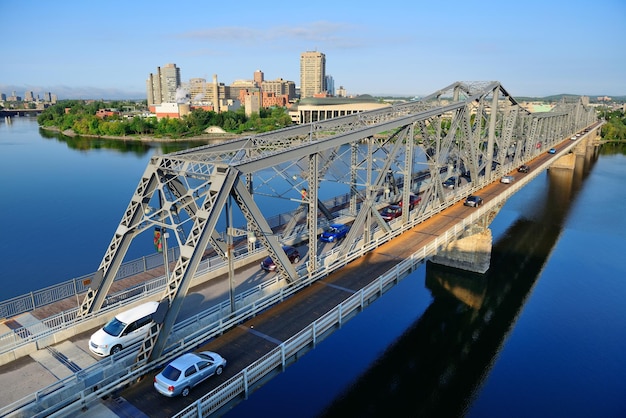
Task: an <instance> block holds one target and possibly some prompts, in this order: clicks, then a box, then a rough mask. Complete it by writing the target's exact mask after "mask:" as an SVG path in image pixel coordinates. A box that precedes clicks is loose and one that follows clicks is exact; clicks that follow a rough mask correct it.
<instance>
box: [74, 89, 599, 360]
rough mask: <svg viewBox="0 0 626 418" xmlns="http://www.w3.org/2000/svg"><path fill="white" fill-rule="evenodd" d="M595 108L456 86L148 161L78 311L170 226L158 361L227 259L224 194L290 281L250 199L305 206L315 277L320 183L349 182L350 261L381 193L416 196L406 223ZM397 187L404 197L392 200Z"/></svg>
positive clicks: (155, 332) (523, 157)
mask: <svg viewBox="0 0 626 418" xmlns="http://www.w3.org/2000/svg"><path fill="white" fill-rule="evenodd" d="M594 115H595V113H593V110H592V109H591V110H589V109H588V108H587V107H585V106H584V105H583V104H582V103H581V102H579V103H577V104H575V105H572V104H567V103H561V104H559V106H557V108H555V109H554V111H552V112H545V113H542V114H536V113H530V112H528V111H526V110H525V109H523V108H522V107H521V106H519V104H517V102H516V101H515V99H514V98H513V97H511V96H510V95H509V94H508V92H507V91H506V90H505V89H504V88H503V87H502V86H501V85H500V83H498V82H495V81H492V82H478V83H461V82H457V83H453V84H452V85H450V86H448V87H446V88H444V89H441V90H438V91H437V92H435V93H433V94H432V95H429V96H427V97H425V98H423V99H421V100H418V101H412V102H408V103H404V104H399V105H394V106H389V107H388V108H382V109H377V110H374V111H369V112H362V113H358V114H353V115H349V116H344V117H339V118H334V119H327V120H324V121H320V122H316V123H312V124H307V125H299V126H295V127H291V128H285V129H282V130H279V131H274V132H269V133H265V134H260V135H255V136H250V137H243V138H239V139H235V140H231V141H226V142H224V143H221V144H216V145H208V146H203V147H198V148H194V149H189V150H185V151H180V152H176V153H172V154H167V155H163V156H159V157H154V158H152V159H151V161H150V164H149V165H148V168H147V169H146V172H145V173H144V175H143V176H142V178H141V180H140V183H139V186H138V187H137V189H136V191H135V193H134V195H133V197H132V198H131V202H130V203H129V205H128V208H127V210H126V212H125V213H124V216H123V218H122V220H121V222H120V225H119V226H118V228H117V230H116V232H115V234H114V237H113V239H112V241H111V244H110V245H109V247H108V249H107V251H106V253H105V255H104V258H103V260H102V263H101V265H100V268H99V274H98V278H95V279H94V283H92V287H91V288H90V289H89V291H88V293H87V296H86V297H85V299H84V300H83V303H82V304H81V307H80V314H81V315H85V314H87V313H90V312H93V311H97V310H98V309H100V307H101V306H102V303H103V301H104V300H105V297H106V294H107V293H108V291H109V289H110V286H111V284H112V282H113V278H114V277H115V275H116V274H117V271H118V269H119V267H120V264H121V262H122V260H123V258H124V255H125V254H126V251H127V250H128V247H129V245H130V243H131V241H132V240H133V239H134V238H135V237H136V236H137V235H139V234H140V233H142V232H144V231H146V230H149V229H151V228H154V227H159V228H165V229H166V230H171V231H173V232H174V234H175V237H176V239H177V241H178V244H179V246H180V249H181V251H180V256H179V258H178V260H177V261H176V264H175V268H174V270H173V272H172V275H171V276H170V277H169V278H167V283H168V285H167V286H166V290H165V291H164V294H163V298H162V301H164V302H165V301H166V302H167V303H166V305H167V307H168V311H167V314H166V315H165V318H164V320H163V321H162V322H161V323H160V324H156V325H155V326H154V327H153V329H152V330H151V332H150V334H149V335H148V337H146V340H145V341H144V344H143V345H142V350H141V353H140V356H139V360H140V361H143V360H147V359H149V358H154V357H155V356H158V355H160V351H161V350H162V349H163V345H164V342H165V339H166V338H167V335H168V334H169V330H171V326H172V325H173V323H174V321H175V319H176V316H177V314H178V310H179V308H180V303H181V301H182V299H183V298H184V297H185V295H186V292H187V290H188V287H189V284H190V281H191V279H192V278H193V276H194V274H195V273H196V270H197V267H198V263H199V262H200V260H201V258H202V256H203V254H204V253H205V251H206V250H209V249H211V248H212V249H213V250H214V251H215V252H216V253H217V254H218V255H220V256H221V257H222V258H227V254H228V251H227V247H226V244H225V242H224V239H223V237H222V235H220V233H219V232H218V231H217V230H216V228H217V225H218V220H219V218H220V215H221V214H223V213H224V210H225V206H226V202H227V200H228V199H229V198H231V197H232V198H233V199H234V201H235V202H236V205H237V207H238V208H239V211H240V213H241V215H242V216H243V219H244V220H245V222H246V226H245V228H246V230H247V231H248V234H250V235H249V236H250V237H252V236H254V237H256V238H257V239H258V241H259V242H260V243H261V245H262V246H263V247H265V249H266V250H267V251H268V253H269V255H270V257H272V259H273V260H274V261H275V263H276V265H277V271H278V274H280V276H281V277H283V278H284V279H285V280H286V281H288V282H293V281H296V280H299V275H298V274H299V273H298V271H296V269H295V268H294V266H293V265H292V264H291V263H290V262H289V260H288V258H287V256H286V255H285V253H284V252H283V251H282V248H281V247H282V243H281V241H280V239H279V236H278V235H279V233H278V232H277V231H276V230H275V228H273V227H272V226H271V225H270V223H269V222H268V220H267V217H268V216H267V215H265V214H264V213H263V210H261V207H260V206H259V204H258V203H257V202H256V200H255V195H256V196H259V197H261V196H268V197H272V198H277V199H282V200H281V201H283V202H286V203H289V202H295V203H297V204H298V206H295V207H293V211H296V210H297V209H298V207H300V208H301V209H303V211H306V212H307V218H306V224H305V228H306V233H307V235H306V236H304V237H302V239H303V241H307V240H308V242H309V250H308V257H309V260H308V263H307V266H308V268H307V273H308V274H309V275H312V274H314V273H315V272H316V271H318V269H319V268H321V266H320V264H319V263H318V260H317V254H316V242H317V227H318V214H319V212H322V214H323V215H324V216H325V217H326V218H328V217H329V214H330V209H331V208H326V207H325V206H324V204H323V203H322V201H323V199H321V198H320V191H321V190H324V188H325V187H326V184H330V183H332V184H337V185H341V186H342V187H343V186H345V190H346V194H347V195H349V206H348V213H350V214H351V215H352V216H353V222H352V227H351V229H350V232H349V233H348V236H347V237H346V239H345V240H344V241H343V242H342V243H341V244H340V247H339V249H338V252H339V254H340V255H344V256H348V255H349V254H350V253H351V252H352V251H356V250H358V248H361V247H363V245H366V244H368V243H370V242H371V240H372V239H373V237H374V233H375V232H376V231H377V230H382V231H391V229H392V228H394V226H393V225H391V224H390V223H387V222H385V221H384V220H383V219H382V218H381V216H380V214H379V212H378V210H379V205H380V203H377V202H378V201H379V200H378V199H380V198H381V196H382V197H383V201H385V199H386V198H388V199H392V198H393V199H396V200H395V201H398V200H401V201H402V202H403V207H404V208H408V207H409V194H410V193H415V194H419V195H420V196H421V197H422V201H421V203H420V204H419V205H417V207H416V209H415V210H414V211H413V212H409V210H405V211H403V216H402V222H404V223H406V222H408V221H409V220H410V219H411V218H414V217H415V216H416V214H420V215H421V214H425V213H430V212H433V213H434V212H435V211H437V210H438V208H439V207H441V206H442V204H443V203H444V202H445V201H446V199H447V197H448V195H449V193H455V191H453V192H450V191H447V190H445V189H444V188H443V186H442V183H443V181H445V180H446V179H447V178H448V177H450V176H455V177H457V178H460V177H461V176H465V177H466V178H467V179H468V180H469V181H471V186H472V188H471V190H474V189H477V188H479V187H482V186H483V185H484V184H486V183H488V182H490V181H493V179H494V176H498V175H501V174H502V173H503V170H504V168H503V167H505V166H506V167H507V168H511V167H514V166H516V165H519V164H522V163H524V162H526V161H528V160H530V159H531V158H533V157H534V156H535V155H536V154H537V153H539V152H543V151H541V150H540V148H538V144H539V143H541V147H543V148H542V149H545V147H546V146H549V145H551V144H554V143H555V142H557V141H558V140H561V139H563V138H564V137H566V136H568V135H570V134H572V133H573V132H574V131H575V130H577V129H580V128H582V127H584V126H588V125H589V124H591V123H592V122H593V119H594ZM399 185H401V187H400V186H399ZM392 186H393V187H392ZM396 188H398V189H399V190H398V192H399V194H400V195H399V196H395V195H394V196H393V197H392V196H387V195H391V194H392V193H391V191H392V190H394V191H395V189H396ZM302 189H306V195H304V194H301V191H302ZM157 196H158V197H157ZM155 200H157V203H155ZM388 202H390V200H388ZM157 206H158V209H153V208H155V207H157ZM284 206H285V207H287V205H284ZM296 224H298V222H297V220H296V221H293V222H291V223H290V224H289V228H287V229H286V230H285V231H282V232H284V233H290V232H292V230H293V229H294V228H295V227H296ZM227 232H230V231H227ZM249 248H251V247H250V245H249Z"/></svg>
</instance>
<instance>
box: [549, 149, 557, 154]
mask: <svg viewBox="0 0 626 418" xmlns="http://www.w3.org/2000/svg"><path fill="white" fill-rule="evenodd" d="M548 154H556V148H550V151H548Z"/></svg>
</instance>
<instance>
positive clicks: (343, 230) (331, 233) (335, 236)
mask: <svg viewBox="0 0 626 418" xmlns="http://www.w3.org/2000/svg"><path fill="white" fill-rule="evenodd" d="M349 230H350V228H348V227H347V226H346V225H344V224H330V225H328V226H327V227H326V228H324V232H322V235H320V241H324V242H335V241H339V240H340V239H342V238H345V236H346V235H348V231H349Z"/></svg>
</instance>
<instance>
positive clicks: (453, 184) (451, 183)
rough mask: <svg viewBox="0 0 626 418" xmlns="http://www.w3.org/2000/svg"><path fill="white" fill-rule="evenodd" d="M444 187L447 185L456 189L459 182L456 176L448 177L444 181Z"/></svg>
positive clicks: (447, 187)
mask: <svg viewBox="0 0 626 418" xmlns="http://www.w3.org/2000/svg"><path fill="white" fill-rule="evenodd" d="M442 184H443V187H445V188H446V189H454V188H455V187H456V186H457V184H458V182H457V179H456V177H450V178H449V179H447V180H446V181H444V182H443V183H442Z"/></svg>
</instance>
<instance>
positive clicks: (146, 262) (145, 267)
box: [0, 194, 350, 319]
mask: <svg viewBox="0 0 626 418" xmlns="http://www.w3.org/2000/svg"><path fill="white" fill-rule="evenodd" d="M349 201H350V195H349V194H344V195H339V196H335V197H332V198H330V199H328V200H327V201H325V202H324V204H325V205H326V207H330V208H334V207H341V206H343V205H345V204H347V203H348V202H349ZM292 217H293V215H292V214H291V213H281V214H278V215H275V216H272V217H270V218H268V224H269V225H270V227H271V228H272V229H276V228H280V227H281V226H283V225H286V224H287V223H288V222H289V221H290V220H291V218H292ZM179 256H180V249H179V248H178V247H171V248H169V249H168V259H169V260H176V259H177V258H178V257H179ZM163 260H164V258H163V254H160V253H155V254H151V255H148V256H144V257H142V258H139V259H136V260H131V261H128V262H125V263H122V265H121V266H120V268H119V270H118V272H117V274H116V275H115V279H114V281H118V280H123V279H126V278H128V277H131V276H135V275H137V274H141V273H145V272H147V271H150V270H152V269H155V268H158V267H161V266H163V262H164V261H163ZM94 274H95V273H91V274H86V275H84V276H80V277H77V278H73V279H69V280H66V281H63V282H61V283H58V284H55V285H52V286H48V287H45V288H43V289H39V290H36V291H33V292H30V293H28V294H25V295H21V296H16V297H14V298H11V299H8V300H5V301H2V302H0V319H2V318H5V319H9V318H12V317H15V316H17V315H20V314H22V313H25V312H30V311H33V310H35V309H37V308H40V307H42V306H46V305H50V304H52V303H55V302H58V301H61V300H64V299H68V298H73V297H78V296H79V295H82V294H84V293H85V292H86V291H87V290H88V289H89V283H91V281H92V279H93V276H94ZM78 303H79V302H77V304H78Z"/></svg>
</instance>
